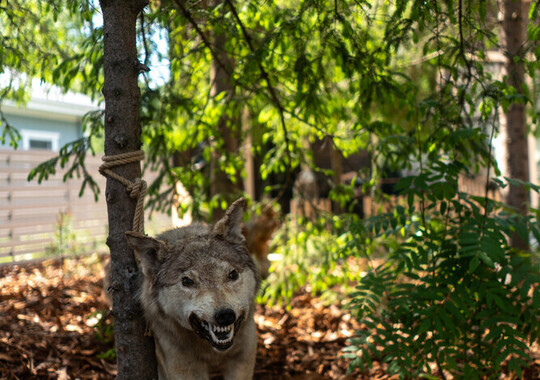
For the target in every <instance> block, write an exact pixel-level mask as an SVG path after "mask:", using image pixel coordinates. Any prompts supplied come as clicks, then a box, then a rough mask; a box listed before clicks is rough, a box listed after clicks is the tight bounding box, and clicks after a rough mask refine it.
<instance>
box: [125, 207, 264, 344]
mask: <svg viewBox="0 0 540 380" xmlns="http://www.w3.org/2000/svg"><path fill="white" fill-rule="evenodd" d="M244 207H245V201H244V199H239V200H237V201H236V202H234V203H233V204H232V205H231V206H230V207H229V209H228V210H227V212H226V213H225V216H224V217H223V218H222V219H221V220H219V221H218V222H217V223H216V224H215V225H214V226H205V225H202V224H192V225H190V226H187V227H184V228H180V229H176V230H171V231H167V232H165V233H163V234H161V235H159V236H158V238H157V239H154V238H151V237H147V236H142V235H138V234H134V233H132V232H127V233H126V236H127V240H128V242H129V245H130V246H131V247H132V248H133V249H134V251H135V254H136V257H137V260H138V262H139V266H140V268H141V270H142V272H143V274H144V280H143V286H142V295H141V304H142V306H143V308H144V309H145V314H146V317H147V319H148V320H149V321H150V323H151V324H152V319H160V320H161V319H164V321H163V322H164V323H166V324H168V325H169V329H172V330H174V328H176V327H177V326H178V325H179V326H181V328H183V329H186V330H190V331H193V332H195V333H196V334H197V335H198V336H199V337H200V338H203V339H206V340H207V341H208V342H210V344H211V345H212V347H213V348H214V349H215V350H217V351H224V350H227V349H228V348H230V347H231V346H232V345H233V342H234V336H235V334H236V333H237V332H238V331H239V330H240V329H241V327H242V322H243V321H244V320H245V318H252V315H253V299H254V297H255V294H256V292H257V290H258V286H259V275H258V272H257V270H256V267H255V264H254V262H253V260H252V259H251V256H250V254H249V253H248V251H247V248H246V244H245V240H244V237H243V235H242V231H241V228H242V226H241V225H242V216H243V209H244ZM163 317H164V318H163Z"/></svg>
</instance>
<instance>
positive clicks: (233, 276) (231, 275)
mask: <svg viewBox="0 0 540 380" xmlns="http://www.w3.org/2000/svg"><path fill="white" fill-rule="evenodd" d="M238 276H239V274H238V271H237V270H236V269H233V270H232V271H231V272H230V273H229V280H231V281H236V280H238Z"/></svg>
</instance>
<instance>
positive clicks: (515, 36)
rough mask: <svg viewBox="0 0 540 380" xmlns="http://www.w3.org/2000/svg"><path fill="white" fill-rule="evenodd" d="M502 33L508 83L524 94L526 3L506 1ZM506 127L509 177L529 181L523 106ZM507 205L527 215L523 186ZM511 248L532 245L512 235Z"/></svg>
mask: <svg viewBox="0 0 540 380" xmlns="http://www.w3.org/2000/svg"><path fill="white" fill-rule="evenodd" d="M503 6H504V10H503V12H504V16H503V17H504V18H503V34H504V43H505V50H506V63H505V71H506V75H507V78H508V79H507V80H508V84H510V85H511V86H512V87H514V88H515V89H516V90H517V91H518V93H520V94H523V89H522V86H523V84H524V83H525V69H524V64H523V60H522V59H521V58H522V55H523V51H522V47H523V42H524V39H525V25H526V24H525V17H526V16H525V15H526V13H525V12H524V3H523V1H521V0H504V4H503ZM504 124H505V128H506V137H507V142H506V145H507V146H506V155H507V168H508V176H509V177H510V178H514V179H520V180H522V181H526V182H528V181H529V150H528V145H527V123H526V114H525V104H524V103H513V104H512V105H510V107H509V109H508V111H507V112H506V114H505V115H504ZM506 203H507V204H509V205H510V206H512V207H513V208H514V209H515V210H517V211H518V212H519V213H520V214H522V215H526V214H527V213H528V204H529V192H528V191H527V189H525V188H524V187H523V186H510V189H509V191H508V193H507V197H506ZM512 246H513V247H515V248H520V249H525V250H528V249H529V242H528V241H524V240H523V239H521V238H520V237H519V236H518V235H517V234H514V236H512Z"/></svg>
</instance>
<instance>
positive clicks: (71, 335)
mask: <svg viewBox="0 0 540 380" xmlns="http://www.w3.org/2000/svg"><path fill="white" fill-rule="evenodd" d="M102 279H103V266H102V261H101V259H100V258H99V257H98V256H89V257H84V258H80V259H66V260H63V261H60V262H59V261H50V262H42V263H35V264H26V265H24V266H12V265H5V266H2V267H0V379H61V380H67V379H82V380H84V379H114V378H115V376H116V365H115V362H114V359H112V358H111V357H110V354H111V353H112V349H113V344H112V343H111V339H108V338H107V337H109V336H110V334H111V332H110V329H111V321H110V317H109V316H108V314H107V310H108V308H107V304H106V302H105V299H104V297H103V294H102ZM255 321H256V324H257V326H258V330H259V346H258V351H257V364H256V368H255V375H254V379H260V380H274V379H276V380H280V379H294V380H301V379H313V380H319V379H339V380H350V379H379V380H382V379H397V378H398V377H397V376H390V375H388V374H386V373H385V365H383V364H381V363H377V362H374V366H373V368H372V369H370V370H369V372H367V373H360V372H358V371H357V372H354V373H347V367H348V363H347V361H346V360H345V359H343V358H342V357H341V350H342V349H343V347H345V345H346V340H347V338H348V337H350V336H351V335H352V334H353V333H354V331H355V330H356V329H358V328H360V327H361V326H359V325H358V323H357V322H356V321H355V320H354V318H352V317H351V315H350V314H348V313H347V312H346V311H344V310H342V309H340V308H338V307H337V306H333V305H331V306H325V305H324V304H323V302H321V300H320V299H318V298H314V297H311V296H310V295H309V294H306V293H299V294H297V295H296V296H295V297H294V298H293V300H292V301H291V303H290V304H289V307H288V308H287V309H284V308H283V307H279V306H273V307H269V306H266V307H265V306H262V305H258V306H257V312H256V315H255ZM539 364H540V361H539V362H538V363H534V364H533V368H532V369H530V370H528V371H527V372H526V373H527V374H526V378H527V379H533V378H537V377H530V376H536V375H538V368H540V365H539ZM535 368H536V369H535ZM506 378H507V379H508V378H509V377H506Z"/></svg>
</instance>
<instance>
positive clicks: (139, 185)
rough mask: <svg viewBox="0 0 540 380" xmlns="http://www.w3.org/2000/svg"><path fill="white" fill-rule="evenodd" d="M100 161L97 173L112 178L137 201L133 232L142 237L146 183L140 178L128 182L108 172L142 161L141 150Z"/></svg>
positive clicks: (106, 157) (104, 157)
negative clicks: (116, 167) (124, 187)
mask: <svg viewBox="0 0 540 380" xmlns="http://www.w3.org/2000/svg"><path fill="white" fill-rule="evenodd" d="M102 160H103V164H102V165H101V166H100V167H99V172H100V173H101V174H102V175H103V176H105V177H110V178H113V179H115V180H117V181H118V182H120V183H122V184H123V185H124V186H126V190H127V191H128V192H129V196H130V197H131V198H133V199H136V200H137V205H136V207H135V215H134V217H133V232H136V233H139V234H141V235H144V197H145V196H146V190H147V185H146V181H145V180H143V179H142V178H135V180H133V181H130V180H129V179H127V178H125V177H122V176H120V175H118V174H116V173H115V172H113V171H112V170H110V169H111V168H113V167H115V166H120V165H126V164H131V163H133V162H137V161H142V160H144V152H143V151H142V150H137V151H134V152H128V153H122V154H117V155H114V156H103V157H102Z"/></svg>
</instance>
